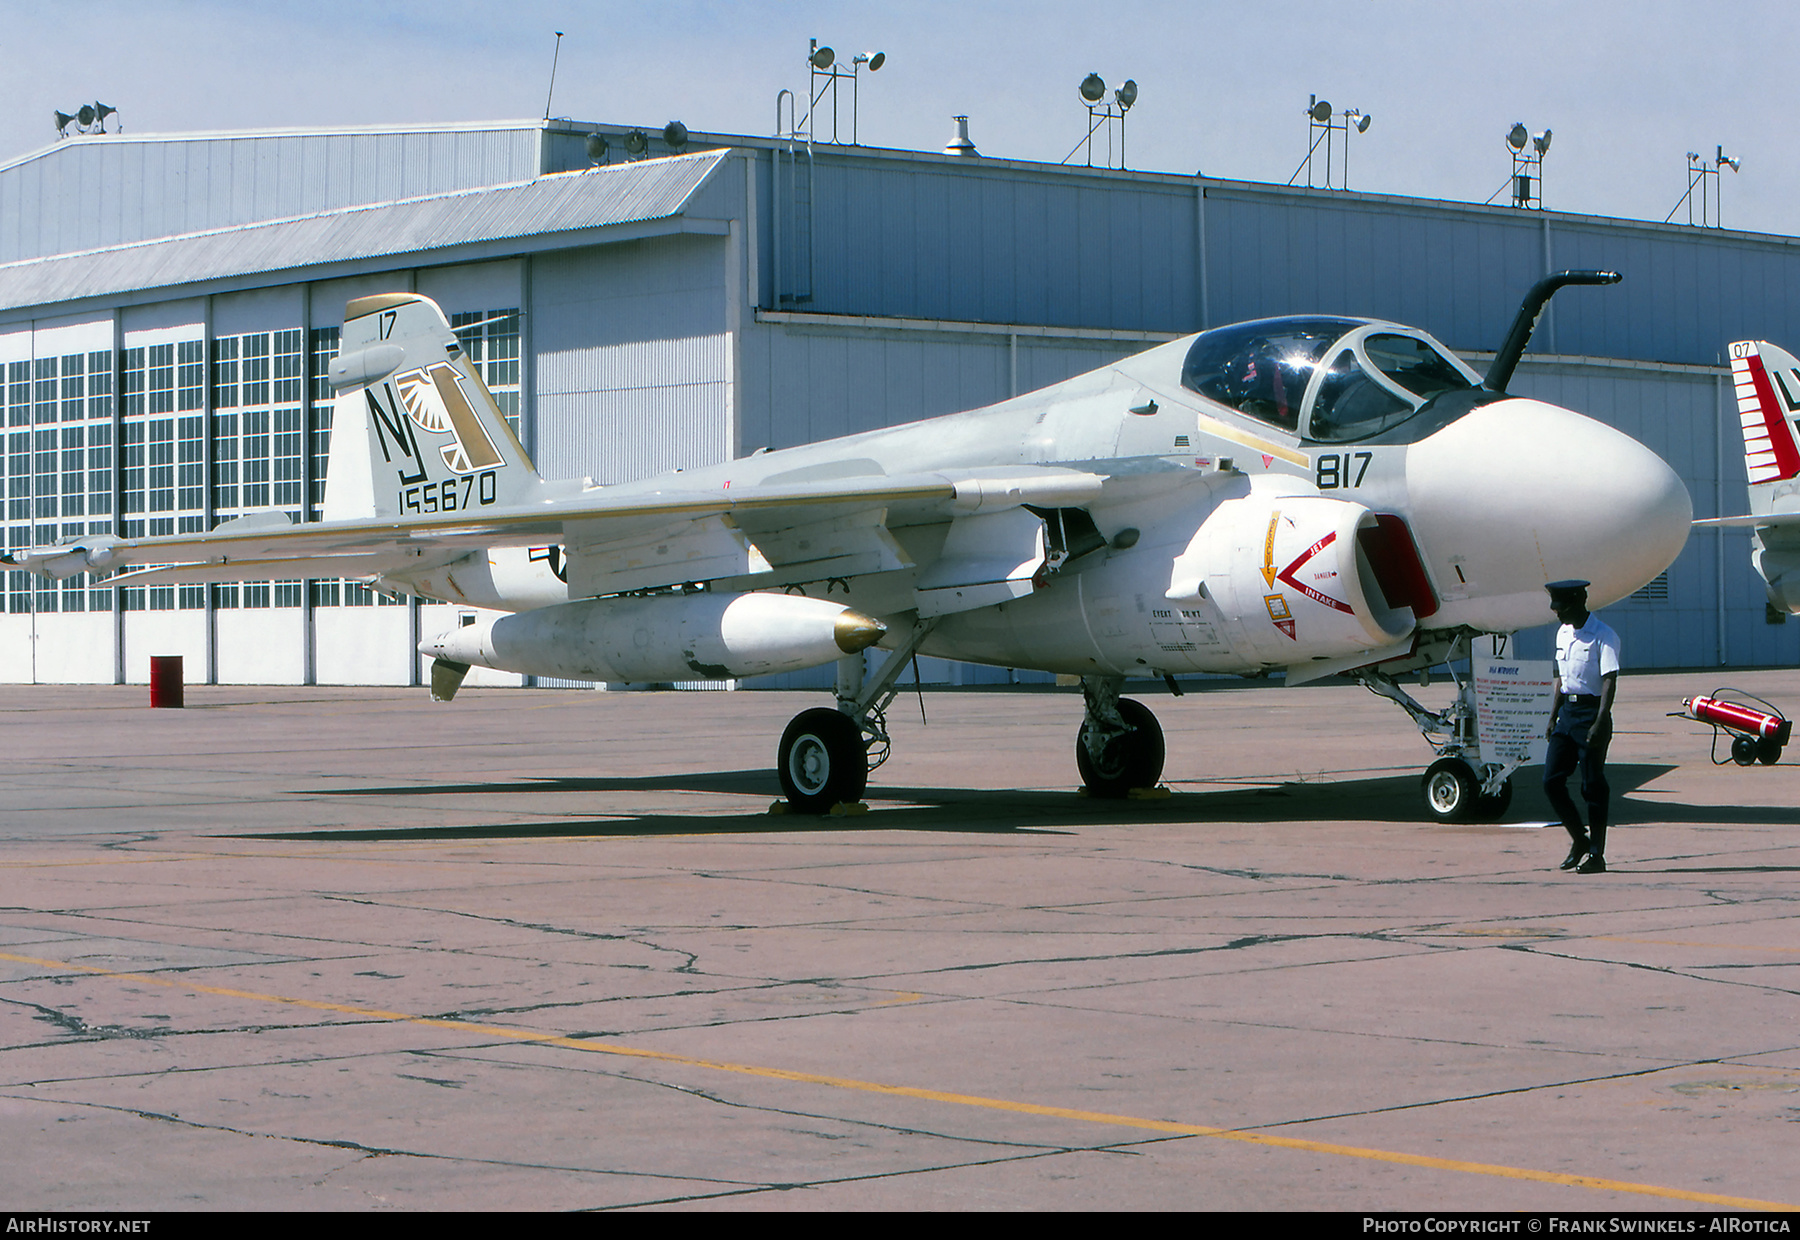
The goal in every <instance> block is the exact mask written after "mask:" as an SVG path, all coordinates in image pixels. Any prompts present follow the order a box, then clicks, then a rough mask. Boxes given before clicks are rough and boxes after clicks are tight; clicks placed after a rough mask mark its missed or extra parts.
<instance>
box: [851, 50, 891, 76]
mask: <svg viewBox="0 0 1800 1240" xmlns="http://www.w3.org/2000/svg"><path fill="white" fill-rule="evenodd" d="M856 59H857V61H858V62H859V63H861V64H865V65H867V66H869V72H870V73H873V72H875V70H877V69H879V68H881V66H883V65H885V64H886V63H887V53H886V52H864V53H863V54H862V55H860V56H858V57H857V58H856Z"/></svg>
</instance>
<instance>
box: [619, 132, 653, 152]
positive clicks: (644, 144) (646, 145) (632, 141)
mask: <svg viewBox="0 0 1800 1240" xmlns="http://www.w3.org/2000/svg"><path fill="white" fill-rule="evenodd" d="M649 149H650V135H649V134H647V133H645V132H644V131H643V130H641V129H634V130H632V131H631V132H630V133H628V134H626V135H625V153H626V154H627V155H642V154H643V153H644V152H645V151H648V150H649Z"/></svg>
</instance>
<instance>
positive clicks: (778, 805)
mask: <svg viewBox="0 0 1800 1240" xmlns="http://www.w3.org/2000/svg"><path fill="white" fill-rule="evenodd" d="M769 812H770V813H771V814H787V813H791V812H792V809H791V807H790V806H789V805H788V803H787V802H786V801H777V802H775V804H773V805H771V806H769Z"/></svg>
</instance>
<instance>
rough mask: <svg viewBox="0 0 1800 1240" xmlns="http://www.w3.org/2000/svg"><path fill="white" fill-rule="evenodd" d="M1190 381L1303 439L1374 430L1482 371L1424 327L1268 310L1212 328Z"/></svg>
mask: <svg viewBox="0 0 1800 1240" xmlns="http://www.w3.org/2000/svg"><path fill="white" fill-rule="evenodd" d="M1181 385H1182V386H1183V387H1185V388H1188V389H1189V390H1191V391H1194V392H1198V393H1199V394H1200V395H1202V396H1204V397H1206V398H1207V399H1208V400H1215V401H1218V402H1219V403H1220V404H1222V405H1229V406H1230V407H1231V408H1233V409H1236V410H1238V411H1239V412H1241V413H1246V414H1249V415H1250V416H1251V417H1253V418H1257V419H1259V420H1261V421H1263V422H1267V423H1269V424H1270V425H1272V426H1278V427H1280V428H1282V429H1283V430H1286V431H1291V432H1293V433H1295V434H1297V435H1299V436H1300V437H1301V438H1303V439H1313V440H1321V441H1324V442H1328V443H1333V442H1336V443H1341V442H1345V441H1348V440H1355V439H1367V438H1369V437H1370V436H1372V435H1378V434H1380V433H1381V432H1382V431H1385V430H1387V429H1389V428H1390V427H1394V426H1398V425H1399V424H1400V423H1402V422H1404V421H1406V420H1407V419H1408V418H1410V417H1412V416H1413V415H1414V414H1415V413H1417V412H1418V411H1419V410H1420V409H1422V408H1424V406H1425V403H1426V402H1427V401H1429V400H1431V399H1432V398H1433V397H1435V396H1439V395H1442V394H1443V393H1445V392H1452V391H1464V390H1467V389H1470V388H1476V387H1479V386H1480V385H1481V379H1480V378H1479V377H1478V376H1477V375H1476V374H1475V372H1474V371H1472V370H1470V369H1469V368H1468V367H1467V366H1465V365H1463V364H1462V363H1461V362H1460V361H1458V360H1457V359H1456V358H1455V357H1453V356H1451V354H1450V351H1449V350H1448V349H1446V348H1444V346H1443V345H1441V344H1439V343H1438V342H1437V341H1435V340H1433V339H1432V338H1431V337H1430V336H1427V335H1426V334H1425V333H1424V332H1421V331H1415V330H1413V329H1412V328H1410V327H1399V326H1396V325H1395V324H1392V323H1373V322H1370V321H1369V320H1367V319H1342V318H1299V317H1295V318H1280V319H1259V320H1257V321H1256V322H1254V323H1237V324H1234V325H1232V326H1230V327H1218V328H1214V329H1213V330H1212V331H1209V332H1202V333H1201V334H1200V336H1199V337H1198V338H1197V339H1196V340H1195V341H1194V343H1193V347H1191V348H1190V349H1189V350H1188V355H1187V361H1186V363H1185V364H1184V365H1183V366H1182V370H1181Z"/></svg>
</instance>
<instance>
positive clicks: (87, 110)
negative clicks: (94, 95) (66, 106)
mask: <svg viewBox="0 0 1800 1240" xmlns="http://www.w3.org/2000/svg"><path fill="white" fill-rule="evenodd" d="M75 119H76V120H78V121H80V122H81V127H82V128H83V129H86V128H87V127H88V126H89V125H92V124H93V123H94V105H93V104H91V103H84V104H82V105H81V109H80V110H79V111H77V112H76V113H75Z"/></svg>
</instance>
